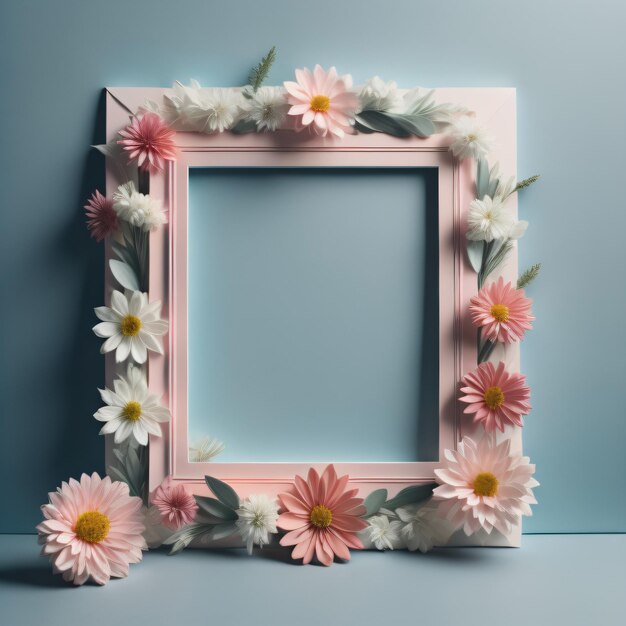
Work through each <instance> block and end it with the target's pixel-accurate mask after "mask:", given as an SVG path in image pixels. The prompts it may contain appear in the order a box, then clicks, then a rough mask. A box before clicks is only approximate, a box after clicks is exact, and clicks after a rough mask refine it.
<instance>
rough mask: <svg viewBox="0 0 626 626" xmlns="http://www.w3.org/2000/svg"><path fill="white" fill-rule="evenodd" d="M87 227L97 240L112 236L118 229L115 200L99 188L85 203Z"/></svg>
mask: <svg viewBox="0 0 626 626" xmlns="http://www.w3.org/2000/svg"><path fill="white" fill-rule="evenodd" d="M85 213H86V214H87V218H88V219H87V228H88V229H89V232H90V233H91V236H92V237H93V238H94V239H95V240H96V241H102V240H103V239H106V238H107V237H110V236H111V235H112V234H113V233H114V232H115V231H116V230H117V213H116V212H115V210H114V209H113V201H112V200H109V199H108V198H105V197H104V196H103V195H102V194H101V193H100V192H99V191H98V190H96V191H94V192H93V193H92V194H91V198H89V200H88V201H87V204H86V205H85Z"/></svg>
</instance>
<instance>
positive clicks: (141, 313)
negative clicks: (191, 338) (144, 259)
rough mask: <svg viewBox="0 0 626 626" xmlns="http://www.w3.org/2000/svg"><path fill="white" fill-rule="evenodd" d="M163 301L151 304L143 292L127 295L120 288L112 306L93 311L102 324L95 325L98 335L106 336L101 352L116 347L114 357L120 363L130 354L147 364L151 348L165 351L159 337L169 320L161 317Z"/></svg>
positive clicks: (97, 308) (161, 351)
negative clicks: (166, 320)
mask: <svg viewBox="0 0 626 626" xmlns="http://www.w3.org/2000/svg"><path fill="white" fill-rule="evenodd" d="M160 310H161V302H160V301H157V302H152V303H151V304H148V296H147V295H146V294H145V293H141V292H140V291H133V292H132V293H131V294H130V295H124V294H123V293H122V292H120V291H113V293H112V294H111V306H110V307H108V306H100V307H96V308H95V309H94V311H95V312H96V316H97V317H98V319H100V320H102V322H101V323H100V324H96V325H95V326H94V327H93V332H94V333H95V335H96V336H97V337H101V338H103V339H106V341H105V342H104V343H103V344H102V347H101V348H100V353H101V354H106V353H107V352H111V351H112V350H115V360H116V362H117V363H121V362H122V361H125V360H126V359H127V358H128V355H129V354H130V355H131V356H132V358H133V359H134V360H135V361H136V362H137V363H145V362H146V358H147V357H148V350H152V351H153V352H158V353H159V354H163V347H162V346H161V342H160V341H159V340H158V339H157V337H160V336H161V335H164V334H165V333H166V332H167V326H168V324H167V322H165V321H163V320H160V319H159V311H160Z"/></svg>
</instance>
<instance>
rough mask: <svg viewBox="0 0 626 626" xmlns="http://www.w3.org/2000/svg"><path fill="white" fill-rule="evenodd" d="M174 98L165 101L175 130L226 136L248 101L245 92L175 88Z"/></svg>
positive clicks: (193, 86) (194, 86) (196, 86)
mask: <svg viewBox="0 0 626 626" xmlns="http://www.w3.org/2000/svg"><path fill="white" fill-rule="evenodd" d="M174 91H175V93H174V95H173V96H166V97H165V116H166V119H167V120H168V121H169V122H170V124H171V125H172V127H173V128H174V129H177V130H188V131H194V132H199V133H215V132H220V133H221V132H223V131H225V130H227V129H229V128H230V127H231V126H233V125H234V124H235V122H236V121H237V119H238V118H239V116H240V114H241V111H242V107H243V106H244V102H243V100H244V98H243V96H242V94H241V90H238V89H220V88H215V87H211V88H202V87H201V86H200V83H198V82H197V81H195V80H192V81H191V84H190V85H189V86H186V85H183V84H181V83H178V82H177V83H176V84H175V85H174Z"/></svg>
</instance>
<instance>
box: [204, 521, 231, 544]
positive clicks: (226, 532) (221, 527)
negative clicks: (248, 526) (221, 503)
mask: <svg viewBox="0 0 626 626" xmlns="http://www.w3.org/2000/svg"><path fill="white" fill-rule="evenodd" d="M236 532H237V526H236V525H235V524H233V523H232V522H229V523H227V524H216V525H215V527H214V528H213V530H212V531H211V535H210V539H211V540H213V541H217V540H218V539H224V538H225V537H230V536H231V535H234V534H235V533H236Z"/></svg>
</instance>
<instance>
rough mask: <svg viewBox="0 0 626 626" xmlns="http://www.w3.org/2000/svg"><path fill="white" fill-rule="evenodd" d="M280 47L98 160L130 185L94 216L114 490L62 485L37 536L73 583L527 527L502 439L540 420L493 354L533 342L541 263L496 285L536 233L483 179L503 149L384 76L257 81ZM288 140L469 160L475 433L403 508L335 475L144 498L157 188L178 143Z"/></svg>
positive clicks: (156, 316) (154, 423) (173, 104)
mask: <svg viewBox="0 0 626 626" xmlns="http://www.w3.org/2000/svg"><path fill="white" fill-rule="evenodd" d="M275 54H276V53H275V49H274V48H272V49H271V50H270V52H269V53H268V54H267V56H266V57H265V58H264V59H263V60H262V61H261V63H259V65H257V66H256V67H255V68H254V69H253V71H252V73H251V75H250V79H249V84H248V85H246V86H244V87H242V88H238V89H217V88H202V87H201V86H200V85H199V84H198V83H197V82H193V81H192V83H191V85H189V86H184V85H182V84H180V83H176V84H175V86H174V95H172V96H164V99H163V102H161V103H156V102H146V103H145V105H144V106H143V107H141V108H140V109H139V110H138V111H137V112H136V113H133V114H132V115H131V120H130V123H129V125H128V126H127V127H126V128H124V129H122V130H121V131H120V132H119V138H118V139H117V140H116V141H115V142H112V143H109V144H106V145H103V146H96V148H97V149H99V150H100V151H101V152H102V153H103V154H105V156H107V158H110V159H112V160H114V161H115V162H117V163H118V164H119V165H120V166H123V165H124V163H125V162H126V161H127V162H128V164H129V165H130V166H131V167H132V168H133V171H134V172H135V176H133V177H132V178H131V179H130V180H129V181H128V182H127V183H125V184H123V185H121V186H120V187H119V188H118V190H117V191H116V192H115V193H114V194H113V195H112V197H110V198H108V197H105V196H103V195H102V194H101V193H100V192H99V191H95V192H94V193H93V195H92V196H91V198H90V199H89V200H88V202H87V204H86V206H85V211H86V216H87V227H88V229H89V232H90V234H91V236H92V237H93V238H94V239H96V241H102V240H104V239H109V240H110V241H111V246H112V251H113V253H114V255H115V257H116V258H113V259H111V260H110V261H109V266H110V269H111V272H112V275H113V276H114V278H115V280H116V281H117V282H118V283H119V286H120V289H119V290H114V291H113V293H112V295H111V301H110V303H109V306H102V307H98V308H96V309H95V314H96V316H97V318H98V319H99V320H100V321H99V323H98V324H96V326H94V329H93V330H94V333H95V334H96V335H97V336H98V337H101V338H102V339H103V340H104V341H103V344H102V347H101V352H102V353H103V354H105V353H109V352H114V353H115V361H116V363H118V364H124V366H125V371H124V373H123V374H120V375H119V376H118V377H117V378H116V379H115V380H114V382H113V388H112V389H109V388H105V389H101V390H100V395H101V397H102V402H103V406H102V407H101V408H99V409H98V410H97V411H96V413H95V414H94V417H95V419H97V420H98V421H100V422H102V423H103V426H102V429H101V431H100V433H101V434H103V435H109V436H111V437H112V438H113V441H114V449H113V454H114V457H115V463H114V464H113V465H111V466H110V467H109V468H108V476H105V477H103V478H101V477H100V476H98V474H96V473H94V474H92V475H91V476H89V475H87V474H83V475H82V477H81V478H80V480H79V481H77V480H75V479H70V480H69V482H67V483H65V482H64V483H63V484H62V485H61V487H59V488H58V489H57V491H56V492H51V493H50V494H49V502H48V503H47V504H45V505H43V506H42V512H43V516H44V520H43V521H42V522H41V523H40V524H39V525H38V526H37V530H38V532H39V542H40V543H41V544H42V555H44V556H47V557H49V559H50V561H51V563H52V566H53V570H54V572H55V573H61V574H62V575H63V578H64V579H65V580H67V581H71V582H73V583H74V584H75V585H81V584H83V583H85V582H86V581H88V580H91V581H93V582H95V583H98V584H105V583H106V582H108V581H109V579H110V578H111V577H125V576H127V575H128V571H129V565H130V564H132V563H137V562H139V561H141V558H142V551H144V550H146V549H148V547H150V548H156V547H159V546H161V545H166V546H169V547H170V553H171V554H175V553H177V552H180V551H181V550H183V549H184V548H186V547H187V546H188V545H190V544H191V543H192V542H196V543H203V542H205V543H208V542H212V541H217V540H220V539H227V538H228V539H229V540H230V541H232V540H234V539H236V540H237V541H238V542H239V543H240V545H241V546H242V547H243V546H245V548H246V549H247V551H248V553H249V554H254V552H255V549H256V548H259V549H261V548H263V547H264V546H266V545H268V544H278V545H280V546H284V547H285V548H287V549H289V550H291V557H292V558H293V559H294V560H297V561H301V562H302V563H304V564H308V563H311V562H318V563H320V564H323V565H331V564H332V563H333V562H334V561H335V560H336V559H337V560H344V561H347V560H349V559H350V551H351V550H360V549H364V548H374V549H377V550H394V549H400V548H404V549H408V550H413V551H415V550H418V551H420V552H426V551H428V550H430V549H432V548H433V547H435V546H443V545H445V544H446V542H447V541H448V540H449V538H450V537H451V535H452V534H453V533H454V532H457V531H459V530H462V531H463V532H464V533H465V534H466V535H467V536H471V535H480V534H483V535H488V534H490V533H492V532H496V533H498V532H500V533H503V534H506V533H508V532H509V531H510V529H511V526H512V525H513V524H515V523H516V522H517V521H519V519H520V517H521V516H524V515H531V514H532V512H531V505H532V504H535V503H536V500H535V497H534V495H533V488H534V487H536V486H537V485H538V483H537V481H536V480H535V479H534V478H533V474H534V471H535V467H534V465H532V464H531V463H530V461H529V459H528V458H527V457H524V456H521V455H519V454H517V453H515V452H514V451H513V450H512V449H511V446H510V440H509V439H506V438H505V439H504V440H503V441H501V442H499V443H498V441H497V439H496V434H497V433H498V432H501V433H504V432H505V430H506V429H517V428H521V427H522V426H523V416H525V415H527V414H528V413H529V412H530V410H531V406H530V389H529V387H528V386H527V384H526V379H525V377H524V376H523V375H522V374H519V373H517V372H513V371H507V368H506V365H505V363H504V362H497V363H494V362H492V361H490V357H491V355H492V352H493V350H494V348H495V347H496V346H497V345H498V344H505V345H506V344H510V343H512V342H518V341H520V340H522V339H523V337H524V334H525V333H526V331H527V330H530V329H531V328H532V321H533V319H534V318H533V316H532V312H531V304H532V303H531V300H529V299H528V298H527V297H526V295H525V292H524V289H525V288H526V287H527V286H528V285H529V284H530V283H531V282H532V281H533V280H534V278H535V277H536V276H537V275H538V273H539V270H540V265H534V266H532V267H531V268H529V269H528V270H527V271H525V272H524V273H523V274H522V275H521V276H520V277H519V279H518V280H517V284H515V285H514V284H511V283H505V282H504V280H503V278H502V277H499V278H497V279H493V278H491V277H492V275H493V274H495V273H496V270H497V269H498V268H499V267H500V266H501V264H502V263H503V261H504V260H505V259H506V257H507V254H508V253H509V252H510V250H511V249H512V248H513V246H514V242H515V241H516V240H517V239H519V238H520V237H522V235H523V234H524V232H525V230H526V227H527V222H524V221H518V220H516V219H515V218H514V216H513V214H512V212H511V211H510V209H508V208H507V199H508V198H509V197H510V196H511V195H512V194H515V193H517V192H519V191H521V190H523V189H524V188H526V187H528V186H530V185H531V184H533V183H534V182H535V181H536V180H537V179H538V176H532V177H530V178H527V179H525V180H522V181H520V182H516V181H515V180H514V179H513V178H506V177H504V176H503V175H502V173H501V172H500V171H499V168H498V165H495V166H493V167H491V168H490V167H489V165H488V162H487V154H488V153H489V151H490V149H491V147H492V143H493V140H492V138H491V137H490V136H489V135H488V133H487V132H486V131H485V130H484V129H483V128H481V127H480V126H478V125H477V124H476V122H475V120H474V119H473V118H472V116H471V112H470V111H467V110H466V109H464V108H463V107H461V106H457V105H454V104H436V103H435V99H434V97H433V92H432V91H424V90H422V89H419V88H417V89H413V90H411V91H408V92H402V91H401V90H399V89H398V88H397V86H396V84H395V83H394V82H384V81H382V80H381V79H380V78H378V77H374V78H372V79H370V80H369V81H367V82H366V83H365V84H364V85H363V86H361V87H360V88H358V89H357V88H353V87H352V80H351V77H350V76H349V75H343V76H340V75H338V73H337V71H336V70H335V68H331V69H330V70H328V71H326V70H324V69H322V68H321V67H320V66H319V65H318V66H316V67H315V68H314V70H313V71H310V70H308V69H302V70H296V72H295V78H296V80H295V81H286V82H285V83H284V85H283V86H282V87H272V86H265V85H264V82H265V80H266V78H267V75H268V73H269V70H270V67H271V65H272V63H273V62H274V59H275ZM276 130H291V131H294V132H309V133H314V134H316V135H320V136H332V137H334V138H335V139H336V140H337V141H340V140H341V138H342V137H343V136H344V135H345V133H386V134H390V135H394V136H398V137H408V136H417V137H428V136H430V135H432V134H434V133H445V134H447V135H448V136H449V137H450V142H449V143H450V150H451V152H452V153H453V155H454V157H456V158H457V159H459V160H463V159H473V160H474V161H475V163H476V199H475V200H474V201H473V202H471V204H470V207H469V213H468V223H467V233H466V235H467V246H466V249H467V255H468V259H469V262H470V264H471V266H472V267H473V269H474V270H475V271H476V274H477V281H478V288H479V291H478V294H477V295H476V296H475V297H473V298H472V299H471V304H470V306H469V311H467V315H469V317H470V319H471V322H472V324H473V325H474V326H475V327H476V334H477V353H478V363H477V367H476V368H475V369H474V370H473V371H470V372H468V373H467V374H466V375H465V376H464V377H463V379H462V383H461V386H460V391H459V394H460V395H459V398H458V399H459V401H460V402H462V403H463V404H464V405H466V406H465V409H464V413H465V415H466V416H467V418H468V419H469V420H471V421H472V422H473V423H474V424H475V425H477V428H478V429H479V430H480V431H481V433H482V436H480V437H478V438H476V440H474V439H472V438H470V437H468V436H466V437H464V438H463V440H462V441H461V442H460V443H459V445H458V447H457V449H456V450H446V451H445V455H444V459H443V460H442V461H441V463H440V465H439V467H438V468H437V469H436V470H435V476H436V481H437V482H436V483H432V484H426V485H424V484H421V485H415V486H410V487H407V488H405V489H403V490H402V491H400V492H399V493H398V494H397V495H395V496H394V497H389V494H388V493H387V490H385V489H378V490H375V491H373V492H372V493H370V494H368V495H367V497H365V498H362V497H360V496H359V494H358V489H355V488H352V487H351V485H350V478H349V476H347V475H345V476H338V475H337V472H336V470H335V467H334V466H333V465H332V464H330V465H328V466H327V467H326V468H325V469H324V470H323V471H322V472H321V473H318V472H317V471H316V470H315V469H314V468H311V469H310V470H309V471H308V474H307V475H306V476H295V477H294V480H293V484H292V486H291V488H290V489H288V490H286V491H284V492H283V493H280V494H279V495H278V496H277V498H274V497H270V496H268V495H266V494H263V493H260V494H256V495H251V496H249V497H246V498H244V499H240V497H239V496H238V495H237V493H236V492H235V491H234V490H233V489H232V487H230V486H229V485H228V484H226V483H224V482H222V481H220V480H218V479H217V478H214V477H211V476H206V484H207V486H208V487H209V489H210V491H211V492H212V494H213V496H211V497H209V496H198V495H192V494H190V493H188V492H187V491H186V489H185V488H184V487H183V486H182V485H175V484H173V482H172V480H171V478H170V477H168V478H166V479H165V480H164V482H163V483H162V484H161V485H160V486H159V487H158V488H157V489H156V490H154V492H152V493H148V490H147V458H148V451H147V448H148V445H149V436H150V435H152V436H154V437H160V436H161V423H163V422H167V421H169V420H170V419H171V416H170V412H169V410H168V409H167V408H166V407H165V406H163V405H162V404H161V402H160V398H158V397H155V396H154V395H152V394H150V392H149V390H148V385H147V380H146V371H145V370H146V368H145V363H146V360H147V354H148V351H155V352H159V353H162V345H161V337H162V336H163V335H165V334H166V333H167V332H168V323H167V322H166V321H164V320H162V319H160V310H161V303H160V302H149V301H148V297H147V294H146V291H147V255H148V234H149V233H150V231H153V230H156V229H159V228H161V227H162V226H163V225H164V224H165V223H166V221H167V217H166V214H165V211H164V210H163V207H162V206H161V205H160V204H159V202H158V201H156V200H155V199H154V198H152V197H151V196H150V193H149V176H150V174H151V173H154V172H157V171H159V170H161V169H163V168H164V166H165V163H166V162H167V161H173V160H175V159H176V157H177V145H176V132H177V131H187V132H198V133H222V132H232V133H248V132H274V131H276ZM222 449H223V444H222V443H221V442H219V441H217V440H214V439H211V438H206V439H204V440H201V441H199V442H197V443H195V444H194V445H193V446H192V447H191V448H190V460H192V461H198V462H206V461H210V460H211V459H212V458H214V457H215V456H217V455H218V454H219V453H220V452H221V450H222Z"/></svg>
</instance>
